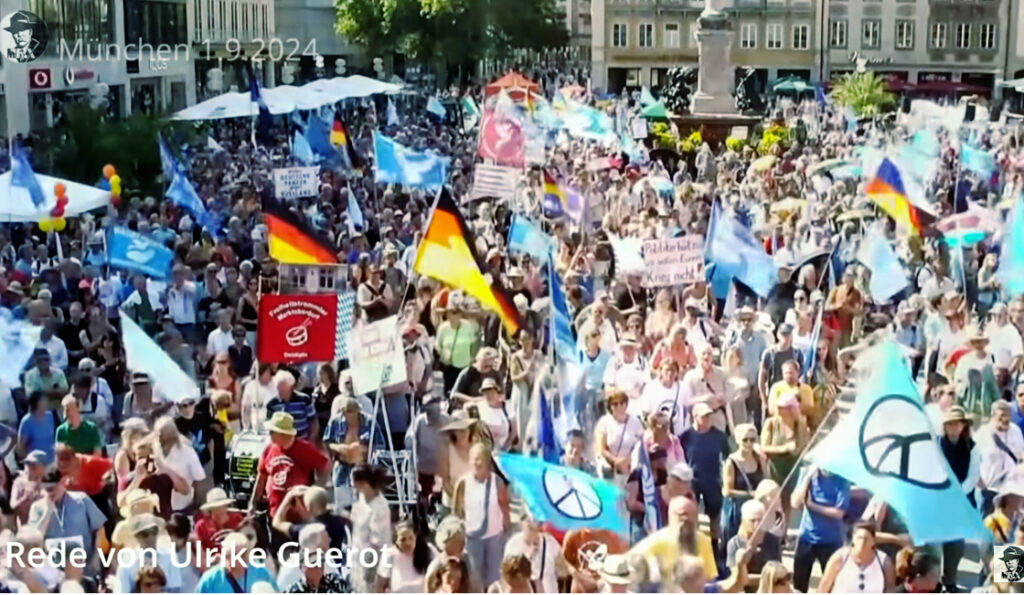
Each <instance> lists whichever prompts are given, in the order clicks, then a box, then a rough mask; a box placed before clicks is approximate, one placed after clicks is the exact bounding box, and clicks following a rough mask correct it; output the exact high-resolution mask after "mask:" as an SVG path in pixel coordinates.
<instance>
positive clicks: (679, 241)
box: [644, 236, 704, 287]
mask: <svg viewBox="0 0 1024 595" xmlns="http://www.w3.org/2000/svg"><path fill="white" fill-rule="evenodd" d="M644 272H645V273H646V279H645V281H644V284H645V285H646V286H647V287H668V286H672V285H683V284H686V283H695V282H697V281H703V280H704V238H702V237H700V236H683V237H681V238H673V239H671V240H650V241H647V242H644Z"/></svg>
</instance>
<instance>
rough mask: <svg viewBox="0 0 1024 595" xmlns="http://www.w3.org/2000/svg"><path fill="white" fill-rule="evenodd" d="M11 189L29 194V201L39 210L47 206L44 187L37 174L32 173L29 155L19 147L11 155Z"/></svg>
mask: <svg viewBox="0 0 1024 595" xmlns="http://www.w3.org/2000/svg"><path fill="white" fill-rule="evenodd" d="M11 187H13V188H22V189H24V190H25V191H26V192H28V197H29V199H30V200H31V201H32V204H33V205H35V206H36V208H37V209H38V208H40V207H42V206H43V205H44V204H46V195H45V194H43V187H42V186H40V185H39V178H37V177H36V172H34V171H32V165H31V164H30V163H29V162H28V155H27V154H26V153H25V149H23V148H21V147H18V146H15V147H14V151H13V153H12V154H11Z"/></svg>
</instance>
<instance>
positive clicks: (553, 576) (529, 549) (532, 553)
mask: <svg viewBox="0 0 1024 595" xmlns="http://www.w3.org/2000/svg"><path fill="white" fill-rule="evenodd" d="M540 538H541V540H542V541H541V543H540V544H538V545H536V546H533V545H528V544H527V543H526V537H524V536H523V534H522V533H521V532H520V533H516V534H515V535H513V536H512V537H510V538H509V540H508V542H506V543H505V557H506V558H507V557H509V556H514V555H518V554H522V555H524V556H526V557H527V558H529V560H530V568H531V569H532V570H533V575H532V576H531V578H532V579H533V580H534V581H536V582H537V583H538V584H540V591H541V593H557V592H558V569H557V567H556V561H557V560H558V554H559V552H561V551H562V548H561V546H559V545H558V541H557V540H556V539H555V538H554V537H552V536H551V535H549V534H547V533H543V532H541V534H540Z"/></svg>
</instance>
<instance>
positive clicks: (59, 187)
mask: <svg viewBox="0 0 1024 595" xmlns="http://www.w3.org/2000/svg"><path fill="white" fill-rule="evenodd" d="M67 191H68V187H67V186H65V185H64V183H63V182H57V183H56V184H54V185H53V193H54V194H56V195H57V196H58V197H61V196H63V195H64V194H65V193H66V192H67Z"/></svg>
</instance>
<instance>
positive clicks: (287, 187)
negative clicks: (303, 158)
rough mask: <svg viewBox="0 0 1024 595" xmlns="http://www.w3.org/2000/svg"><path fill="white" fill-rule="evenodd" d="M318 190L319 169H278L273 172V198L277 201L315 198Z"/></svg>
mask: <svg viewBox="0 0 1024 595" xmlns="http://www.w3.org/2000/svg"><path fill="white" fill-rule="evenodd" d="M319 188H320V168H319V167H279V168H276V169H275V170H274V196H275V197H276V198H277V199H278V200H295V199H296V198H307V197H311V196H316V195H317V194H318V191H319Z"/></svg>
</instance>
